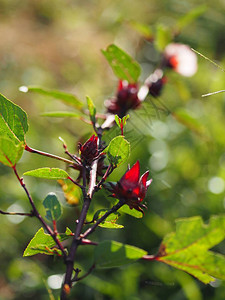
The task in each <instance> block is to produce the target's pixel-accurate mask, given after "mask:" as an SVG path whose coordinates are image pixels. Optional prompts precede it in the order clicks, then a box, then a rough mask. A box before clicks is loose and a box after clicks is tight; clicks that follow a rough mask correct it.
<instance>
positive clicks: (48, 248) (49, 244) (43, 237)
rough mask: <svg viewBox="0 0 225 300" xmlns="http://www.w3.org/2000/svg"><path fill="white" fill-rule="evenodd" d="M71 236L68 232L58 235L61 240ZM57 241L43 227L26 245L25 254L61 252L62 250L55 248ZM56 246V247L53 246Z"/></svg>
mask: <svg viewBox="0 0 225 300" xmlns="http://www.w3.org/2000/svg"><path fill="white" fill-rule="evenodd" d="M69 237H70V236H69V235H68V234H61V235H58V239H59V241H64V240H67V239H68V238H69ZM55 246H56V243H55V241H54V240H53V238H52V237H51V235H50V234H46V233H45V232H44V229H43V228H42V227H41V228H40V229H39V230H38V231H37V232H36V234H35V236H34V237H33V238H32V240H31V241H30V243H29V244H28V246H27V247H26V249H25V251H24V253H23V256H32V255H35V254H38V253H42V254H47V255H54V254H59V255H60V254H61V250H59V249H57V248H55ZM53 247H54V248H53Z"/></svg>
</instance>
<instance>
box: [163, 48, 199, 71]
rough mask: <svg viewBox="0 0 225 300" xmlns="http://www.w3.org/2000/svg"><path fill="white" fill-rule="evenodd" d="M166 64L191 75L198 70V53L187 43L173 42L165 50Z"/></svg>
mask: <svg viewBox="0 0 225 300" xmlns="http://www.w3.org/2000/svg"><path fill="white" fill-rule="evenodd" d="M164 65H165V66H167V67H170V68H172V69H174V71H176V72H177V73H179V74H181V75H183V76H187V77H190V76H192V75H194V74H195V73H196V71H197V67H198V65H197V55H196V54H195V53H194V52H193V51H192V50H191V48H190V47H189V46H187V45H184V44H178V43H172V44H169V45H167V46H166V48H165V50H164Z"/></svg>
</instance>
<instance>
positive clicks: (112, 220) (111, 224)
mask: <svg viewBox="0 0 225 300" xmlns="http://www.w3.org/2000/svg"><path fill="white" fill-rule="evenodd" d="M107 211H108V210H107V209H100V210H98V211H97V212H96V213H95V215H94V220H95V221H97V220H98V219H100V218H101V217H102V216H103V215H104V214H105V213H106V212H107ZM119 216H120V214H119V213H118V212H115V213H112V214H110V215H109V216H108V217H107V218H106V219H105V220H104V221H103V222H102V223H100V224H99V227H103V228H111V229H119V228H123V227H124V226H123V225H120V224H116V221H117V220H118V218H119Z"/></svg>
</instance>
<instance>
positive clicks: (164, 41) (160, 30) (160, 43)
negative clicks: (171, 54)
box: [155, 24, 172, 51]
mask: <svg viewBox="0 0 225 300" xmlns="http://www.w3.org/2000/svg"><path fill="white" fill-rule="evenodd" d="M171 41H172V34H171V31H170V29H169V28H168V27H165V26H164V25H162V24H158V26H157V30H156V39H155V47H156V49H157V50H158V51H163V50H164V49H165V47H166V46H167V45H168V44H169V43H170V42H171Z"/></svg>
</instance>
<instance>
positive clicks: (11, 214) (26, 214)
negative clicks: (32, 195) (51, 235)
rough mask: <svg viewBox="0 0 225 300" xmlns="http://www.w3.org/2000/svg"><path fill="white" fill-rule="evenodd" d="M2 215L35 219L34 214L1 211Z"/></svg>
mask: <svg viewBox="0 0 225 300" xmlns="http://www.w3.org/2000/svg"><path fill="white" fill-rule="evenodd" d="M0 214H2V215H10V216H27V217H34V213H33V212H31V213H19V212H18V213H17V212H7V211H3V210H1V209H0Z"/></svg>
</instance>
